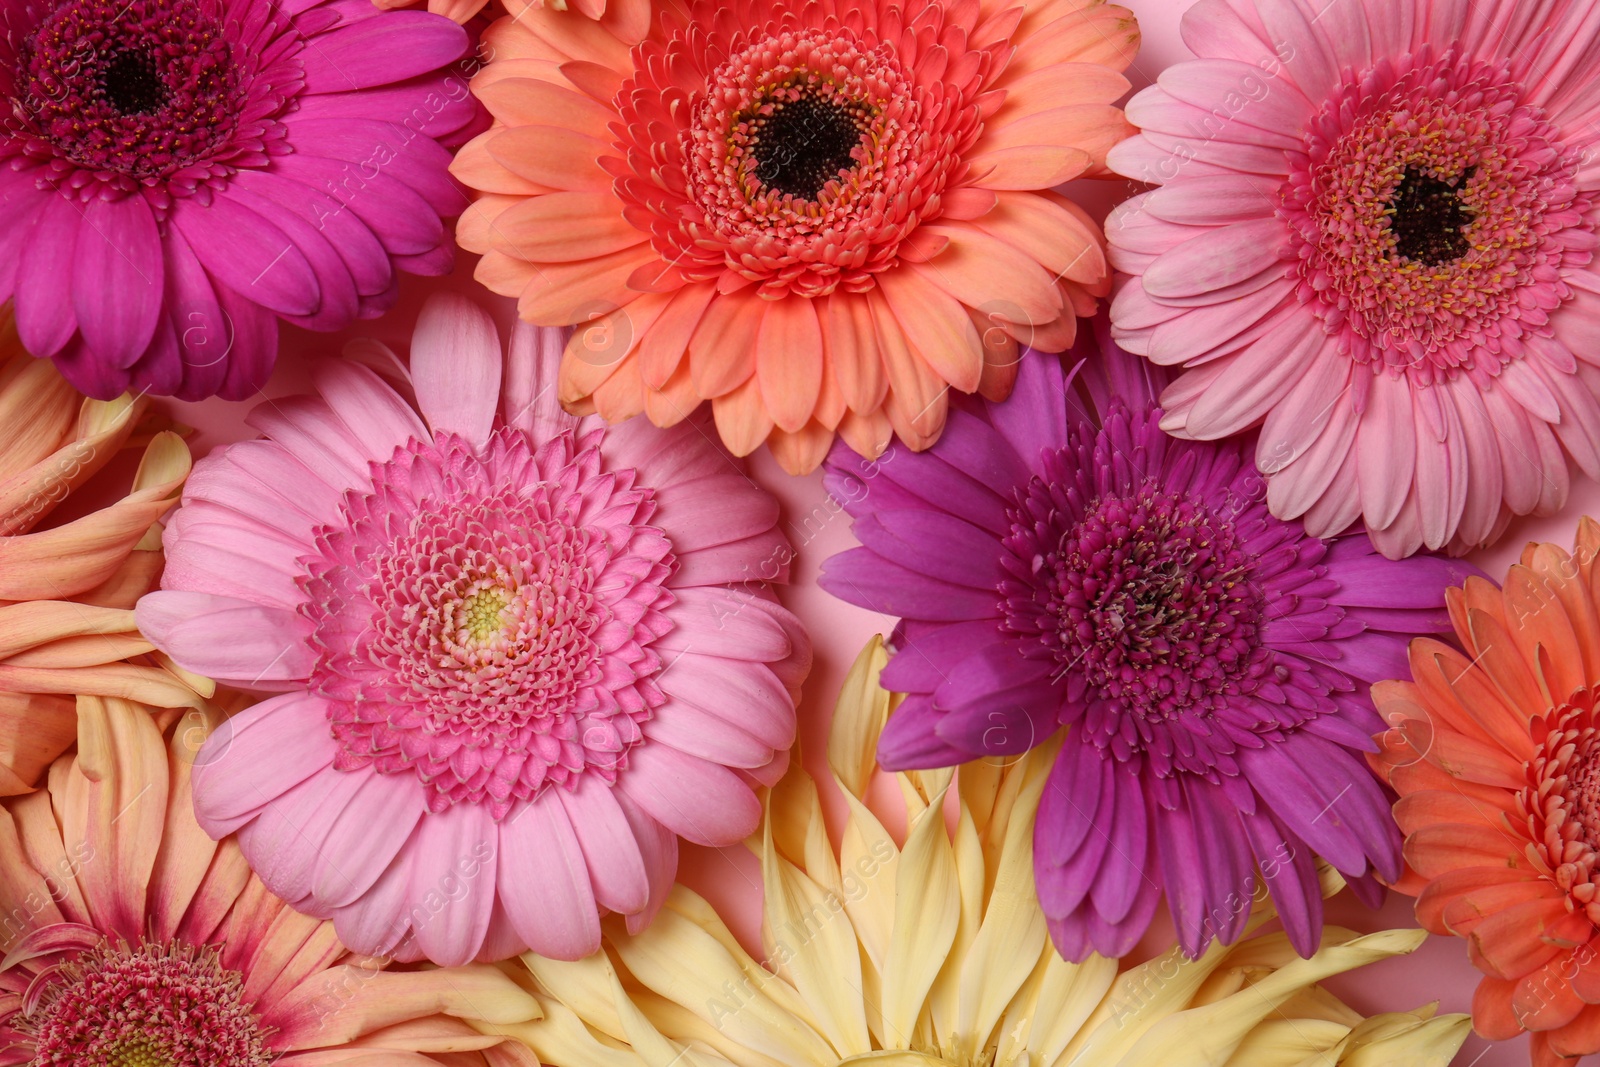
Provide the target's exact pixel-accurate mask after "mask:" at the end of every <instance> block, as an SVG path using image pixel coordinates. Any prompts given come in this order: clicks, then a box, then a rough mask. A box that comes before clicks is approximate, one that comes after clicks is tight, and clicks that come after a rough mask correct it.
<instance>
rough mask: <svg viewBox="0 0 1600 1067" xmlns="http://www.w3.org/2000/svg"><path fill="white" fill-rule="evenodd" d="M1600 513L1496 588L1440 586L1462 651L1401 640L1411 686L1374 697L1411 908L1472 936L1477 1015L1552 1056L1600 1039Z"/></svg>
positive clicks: (1381, 762) (1496, 1034)
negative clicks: (1573, 541) (1407, 652)
mask: <svg viewBox="0 0 1600 1067" xmlns="http://www.w3.org/2000/svg"><path fill="white" fill-rule="evenodd" d="M1597 553H1600V526H1597V525H1596V524H1595V523H1594V521H1593V520H1591V519H1587V518H1586V519H1584V520H1583V521H1582V522H1581V523H1580V525H1579V527H1578V538H1577V546H1576V550H1575V551H1574V552H1573V553H1570V554H1569V553H1568V552H1566V551H1565V550H1564V549H1562V548H1560V547H1558V546H1556V545H1551V544H1530V545H1528V547H1527V548H1526V549H1525V550H1524V551H1523V553H1522V561H1521V563H1519V564H1517V565H1516V566H1514V567H1512V568H1511V570H1510V573H1509V574H1507V576H1506V581H1505V585H1504V586H1503V587H1501V588H1496V587H1495V585H1494V584H1493V583H1492V582H1489V581H1487V580H1485V579H1482V578H1469V579H1467V582H1466V585H1465V588H1460V589H1452V590H1450V591H1449V594H1448V600H1449V607H1450V617H1451V619H1452V621H1453V622H1454V624H1455V630H1456V636H1457V637H1458V638H1459V640H1460V641H1461V644H1462V646H1463V648H1464V649H1465V651H1464V652H1463V651H1458V650H1457V649H1455V648H1454V647H1451V646H1449V645H1446V644H1443V643H1441V642H1439V641H1436V640H1433V639H1431V638H1419V639H1418V640H1416V641H1414V642H1412V645H1411V673H1412V680H1411V681H1391V682H1379V683H1378V684H1377V685H1375V686H1373V688H1372V695H1373V698H1374V700H1375V701H1376V703H1377V706H1378V710H1379V711H1380V712H1382V713H1383V714H1384V716H1385V718H1386V719H1387V720H1388V722H1389V723H1390V724H1391V726H1392V729H1391V730H1390V731H1389V733H1388V734H1386V735H1384V740H1385V742H1386V744H1384V746H1383V748H1382V750H1381V752H1380V754H1379V755H1377V756H1373V757H1371V759H1372V761H1373V764H1374V765H1375V766H1376V767H1377V769H1378V771H1379V773H1380V774H1381V775H1382V776H1383V778H1384V779H1385V780H1386V781H1388V783H1389V784H1390V785H1391V786H1393V787H1394V789H1395V790H1396V792H1398V793H1399V794H1400V800H1399V802H1398V803H1397V804H1396V805H1395V809H1394V812H1395V818H1396V819H1397V820H1398V822H1399V823H1400V829H1401V830H1402V831H1403V832H1404V833H1405V834H1406V845H1405V854H1406V859H1407V861H1408V863H1409V864H1410V865H1411V867H1412V870H1411V871H1410V872H1408V874H1407V875H1406V877H1405V878H1404V879H1403V880H1402V881H1401V883H1400V884H1399V886H1398V887H1397V888H1399V889H1401V890H1403V891H1405V892H1408V893H1411V894H1412V895H1414V896H1416V897H1417V919H1418V921H1419V922H1421V923H1422V925H1423V926H1425V927H1427V928H1428V929H1429V930H1431V931H1433V932H1434V933H1439V934H1455V935H1456V936H1458V937H1464V938H1466V939H1467V945H1468V950H1469V952H1470V954H1471V957H1472V961H1473V963H1474V964H1476V965H1477V967H1478V968H1479V969H1480V970H1481V971H1483V972H1484V974H1485V975H1487V977H1485V978H1484V980H1483V981H1482V983H1480V984H1479V986H1478V992H1477V995H1476V996H1475V997H1474V999H1473V1005H1472V1015H1473V1023H1474V1025H1475V1026H1476V1027H1477V1030H1478V1032H1479V1033H1481V1034H1483V1035H1484V1036H1485V1037H1488V1038H1491V1039H1505V1038H1510V1037H1514V1036H1516V1035H1517V1034H1520V1033H1522V1032H1523V1031H1525V1030H1527V1031H1532V1033H1533V1041H1532V1050H1533V1062H1534V1064H1535V1065H1536V1067H1549V1065H1554V1064H1559V1063H1562V1062H1565V1061H1568V1060H1569V1059H1570V1058H1575V1057H1579V1056H1584V1055H1587V1054H1589V1053H1592V1052H1597V1051H1600V869H1597V868H1600V708H1597V697H1600V571H1597V569H1596V554H1597Z"/></svg>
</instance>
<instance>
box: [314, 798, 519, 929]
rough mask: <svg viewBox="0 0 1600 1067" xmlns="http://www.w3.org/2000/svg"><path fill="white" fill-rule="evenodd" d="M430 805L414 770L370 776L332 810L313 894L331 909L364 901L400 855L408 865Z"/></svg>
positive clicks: (317, 868) (400, 858)
mask: <svg viewBox="0 0 1600 1067" xmlns="http://www.w3.org/2000/svg"><path fill="white" fill-rule="evenodd" d="M427 810H428V806H427V795H426V790H425V789H424V788H423V787H422V786H421V785H420V784H419V783H418V782H417V780H416V779H415V778H414V777H412V776H411V775H409V774H369V775H367V776H366V781H365V782H364V783H362V785H361V788H360V789H358V790H356V792H355V794H354V795H353V796H351V798H350V800H349V802H348V803H347V804H346V805H345V806H344V809H343V810H342V811H339V812H336V813H334V824H333V828H332V829H331V830H329V832H328V836H327V838H326V839H325V840H324V841H323V843H322V854H321V856H320V857H319V858H318V860H317V864H316V868H315V870H314V871H313V872H312V882H311V894H312V896H313V897H314V898H315V899H316V900H318V901H319V902H321V903H322V904H324V905H326V906H327V907H329V908H342V907H345V906H347V905H350V904H353V903H355V902H356V901H357V900H360V899H361V898H362V897H363V896H364V895H365V894H366V893H367V892H368V891H369V890H371V889H372V887H373V886H374V885H376V884H377V882H378V879H379V878H381V877H382V876H383V873H384V872H385V871H387V870H388V869H389V867H390V866H391V865H393V864H395V863H396V862H397V860H398V862H400V863H401V864H402V865H404V863H405V859H404V857H403V855H402V852H403V850H404V849H405V847H406V845H407V843H408V842H409V841H410V840H411V834H412V831H413V830H414V829H415V828H416V825H417V823H418V822H419V821H420V820H421V819H423V818H424V817H426V815H427ZM488 884H493V882H492V880H491V882H490V883H488ZM491 896H492V894H491Z"/></svg>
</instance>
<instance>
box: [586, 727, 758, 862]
mask: <svg viewBox="0 0 1600 1067" xmlns="http://www.w3.org/2000/svg"><path fill="white" fill-rule="evenodd" d="M617 788H619V789H621V790H622V791H623V792H624V793H625V794H627V796H628V797H629V799H631V800H633V801H634V802H635V803H637V804H638V805H639V807H641V808H642V809H644V811H645V812H646V813H647V814H648V815H649V816H650V817H651V818H653V819H655V820H656V821H657V822H659V823H661V825H663V826H665V827H667V828H668V829H669V830H671V831H672V832H673V833H675V834H677V835H678V836H679V837H682V838H684V839H686V840H689V841H692V842H694V843H695V844H697V845H706V846H709V847H711V848H721V847H723V846H725V845H732V844H735V843H737V842H739V841H742V840H744V839H745V838H746V837H748V836H749V835H750V834H751V833H753V832H754V831H755V828H756V826H757V825H758V824H759V823H760V821H761V803H760V801H758V800H756V795H755V794H754V793H753V792H751V791H750V787H749V786H747V785H745V784H744V783H743V782H742V781H740V780H739V777H738V775H736V774H734V773H733V772H732V771H730V770H728V769H727V768H726V767H721V766H718V765H717V764H714V763H709V762H707V761H706V760H703V759H699V758H697V757H695V756H690V755H687V754H686V753H683V752H679V751H678V750H677V749H675V748H672V747H671V746H670V745H665V744H662V743H660V742H655V743H652V744H647V745H640V746H639V747H638V748H635V749H634V750H633V751H632V752H630V753H629V754H628V769H627V770H626V771H624V772H623V773H622V775H621V776H620V777H619V778H618V779H617Z"/></svg>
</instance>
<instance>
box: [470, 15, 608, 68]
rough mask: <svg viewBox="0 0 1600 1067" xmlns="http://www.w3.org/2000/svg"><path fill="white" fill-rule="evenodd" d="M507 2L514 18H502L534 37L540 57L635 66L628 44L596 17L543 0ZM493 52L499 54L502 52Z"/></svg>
mask: <svg viewBox="0 0 1600 1067" xmlns="http://www.w3.org/2000/svg"><path fill="white" fill-rule="evenodd" d="M505 6H506V11H507V12H508V13H509V14H510V15H511V19H510V20H506V19H501V20H500V22H506V21H510V22H512V23H513V24H515V25H517V26H519V27H521V28H522V29H523V30H525V31H526V32H527V33H528V34H529V35H530V36H531V37H533V38H534V39H535V40H536V41H537V43H538V50H539V52H540V53H541V54H540V55H539V56H538V57H537V58H540V59H559V60H562V61H563V62H565V61H566V60H569V59H578V60H583V61H585V62H589V63H599V64H600V65H602V66H606V67H610V68H611V69H612V70H630V69H632V65H633V64H632V61H631V60H630V59H629V57H628V46H627V45H626V44H623V43H622V42H621V41H619V40H617V38H616V37H614V36H612V34H611V33H610V32H609V31H608V30H606V29H605V28H604V27H603V26H601V25H600V24H599V23H598V22H596V21H594V20H593V19H587V18H573V17H572V16H571V15H569V14H567V13H566V12H565V11H557V10H555V9H554V8H552V7H546V6H544V4H543V3H542V2H541V0H509V2H508V3H507V4H506V5H505ZM495 25H497V26H498V25H499V23H496V24H495ZM487 36H488V35H487V34H485V37H486V38H487ZM495 43H496V44H499V41H498V40H497V41H496V42H495ZM490 54H491V55H495V56H498V55H499V52H498V51H496V52H492V53H490Z"/></svg>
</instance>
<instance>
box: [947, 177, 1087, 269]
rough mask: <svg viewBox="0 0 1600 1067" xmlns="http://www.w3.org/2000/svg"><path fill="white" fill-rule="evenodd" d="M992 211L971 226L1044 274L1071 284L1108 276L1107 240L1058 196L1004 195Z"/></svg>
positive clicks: (999, 196)
mask: <svg viewBox="0 0 1600 1067" xmlns="http://www.w3.org/2000/svg"><path fill="white" fill-rule="evenodd" d="M996 195H997V197H998V198H999V200H998V203H997V204H996V205H995V209H994V210H993V211H991V212H989V214H987V215H985V216H984V217H983V218H981V219H979V220H978V221H977V222H975V223H974V224H973V225H975V226H976V227H978V229H980V230H982V231H983V232H985V233H987V234H989V235H990V236H992V237H995V238H998V239H999V240H1002V241H1004V242H1006V243H1007V244H1009V245H1012V246H1013V247H1015V248H1019V249H1021V250H1022V251H1023V252H1024V253H1026V254H1027V255H1029V256H1031V257H1032V258H1033V259H1034V260H1035V261H1037V262H1038V263H1039V264H1040V265H1041V266H1043V267H1044V269H1045V270H1047V271H1049V272H1050V273H1052V274H1055V275H1058V276H1064V277H1067V278H1071V279H1072V280H1074V281H1079V282H1085V283H1095V282H1099V281H1101V280H1103V279H1104V278H1105V277H1106V274H1107V271H1108V270H1109V267H1108V265H1107V263H1106V252H1105V237H1104V236H1103V235H1102V234H1101V232H1100V228H1099V227H1098V226H1095V225H1093V224H1092V223H1091V222H1088V221H1086V220H1085V219H1082V218H1080V217H1079V216H1078V215H1077V214H1075V213H1073V212H1072V211H1070V210H1068V209H1067V208H1066V207H1065V206H1064V205H1066V203H1067V201H1065V200H1064V199H1063V198H1061V197H1056V196H1041V195H1039V194H1037V193H1014V192H1004V193H998V194H996Z"/></svg>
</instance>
